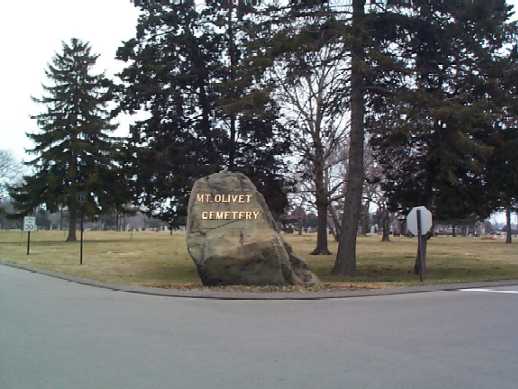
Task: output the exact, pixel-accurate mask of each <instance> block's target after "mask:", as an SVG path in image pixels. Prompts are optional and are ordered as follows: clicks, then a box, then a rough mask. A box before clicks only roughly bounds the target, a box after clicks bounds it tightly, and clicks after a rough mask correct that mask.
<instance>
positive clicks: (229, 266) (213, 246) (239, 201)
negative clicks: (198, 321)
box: [187, 171, 319, 285]
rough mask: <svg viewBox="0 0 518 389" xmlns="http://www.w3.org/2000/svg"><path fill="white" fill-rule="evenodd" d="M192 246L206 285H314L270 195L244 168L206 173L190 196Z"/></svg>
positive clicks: (316, 281)
mask: <svg viewBox="0 0 518 389" xmlns="http://www.w3.org/2000/svg"><path fill="white" fill-rule="evenodd" d="M187 247H188V250H189V253H190V255H191V257H192V258H193V260H194V262H195V264H196V267H197V269H198V274H199V275H200V278H201V280H202V282H203V284H204V285H235V284H241V285H314V284H316V283H318V282H319V281H318V278H317V277H316V276H315V275H314V274H313V273H312V272H311V270H310V269H309V268H308V266H307V265H306V264H305V262H304V261H303V260H302V259H301V258H299V257H297V256H295V255H294V254H293V251H292V249H291V247H289V246H288V245H287V244H286V243H285V242H284V240H283V239H282V237H281V236H280V234H279V231H278V229H277V227H276V223H275V221H274V219H273V217H272V214H271V212H270V210H269V208H268V206H267V205H266V202H265V200H264V197H263V196H262V195H261V194H260V193H259V192H258V191H257V189H256V187H255V186H254V184H253V183H252V182H251V181H250V180H249V179H248V177H246V176H245V175H244V174H241V173H231V172H227V171H223V172H220V173H215V174H212V175H210V176H207V177H203V178H200V179H199V180H197V181H196V182H195V183H194V186H193V188H192V192H191V196H190V198H189V206H188V218H187Z"/></svg>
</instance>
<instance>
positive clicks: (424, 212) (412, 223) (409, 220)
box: [406, 206, 432, 236]
mask: <svg viewBox="0 0 518 389" xmlns="http://www.w3.org/2000/svg"><path fill="white" fill-rule="evenodd" d="M417 210H420V211H421V235H425V234H426V233H428V231H430V228H432V213H431V212H430V211H429V210H428V209H427V208H426V207H425V206H420V207H414V208H412V210H411V211H410V212H409V213H408V216H407V217H406V228H407V230H408V231H409V232H410V233H412V234H413V235H416V236H417Z"/></svg>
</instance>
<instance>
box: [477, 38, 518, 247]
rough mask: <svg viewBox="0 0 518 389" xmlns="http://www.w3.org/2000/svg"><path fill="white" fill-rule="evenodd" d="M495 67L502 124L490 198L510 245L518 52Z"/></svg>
mask: <svg viewBox="0 0 518 389" xmlns="http://www.w3.org/2000/svg"><path fill="white" fill-rule="evenodd" d="M498 65H500V66H497V67H495V68H496V70H497V71H498V73H497V75H498V81H499V82H494V83H492V88H491V89H492V90H491V92H492V96H493V98H494V99H495V100H496V103H497V107H498V108H500V109H498V110H497V113H498V116H497V117H498V120H496V121H495V124H494V126H493V131H492V133H491V135H490V137H489V142H488V143H489V145H490V146H491V147H492V149H493V152H492V153H491V157H490V158H489V160H488V163H487V166H486V174H485V175H486V180H487V184H486V194H487V196H488V197H489V204H490V207H491V209H494V210H503V211H504V212H505V218H506V243H509V244H510V243H512V229H511V213H512V212H513V211H518V154H517V153H516V150H517V147H518V48H517V47H516V46H515V47H514V48H513V49H512V50H511V52H510V53H509V55H508V56H507V57H505V58H503V59H502V60H501V61H500V62H499V63H498Z"/></svg>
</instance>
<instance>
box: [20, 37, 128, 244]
mask: <svg viewBox="0 0 518 389" xmlns="http://www.w3.org/2000/svg"><path fill="white" fill-rule="evenodd" d="M97 58H98V55H95V54H92V52H91V48H90V46H89V44H88V43H86V42H82V41H80V40H78V39H72V40H71V41H70V43H63V48H62V51H61V52H60V53H57V54H56V55H55V57H54V58H53V60H52V62H51V63H50V64H49V65H48V68H47V69H46V71H45V76H46V78H47V79H48V81H49V84H48V85H44V86H43V88H44V91H45V94H44V96H43V97H41V98H34V101H36V102H37V103H40V104H42V105H44V106H45V107H46V108H45V111H44V112H42V113H39V114H38V115H36V116H35V118H36V120H37V124H38V127H39V131H38V132H34V133H28V134H27V136H28V137H29V138H30V139H31V140H32V141H33V142H34V144H35V146H34V148H33V149H31V150H28V152H29V153H30V154H33V155H35V158H34V159H32V160H31V161H29V162H27V163H26V164H27V165H28V166H30V167H31V168H32V170H33V171H34V174H33V175H27V176H25V177H24V180H25V182H24V183H23V184H22V185H20V186H17V187H12V188H11V196H12V197H13V199H14V200H15V202H16V208H17V210H18V211H19V213H20V214H30V213H32V212H34V210H35V208H36V207H37V206H38V205H40V204H45V206H46V209H47V210H49V211H50V212H55V211H57V210H58V209H59V208H60V206H66V207H67V208H68V211H69V215H70V221H69V231H68V237H67V241H75V240H76V222H77V218H78V216H79V211H80V209H79V207H80V204H79V196H80V193H81V192H83V193H84V194H85V204H84V208H85V209H84V212H86V213H87V214H89V215H93V214H97V213H99V212H101V211H102V210H104V209H107V208H110V207H113V206H114V203H124V202H125V201H127V198H125V196H124V193H125V181H124V176H123V174H122V173H121V171H120V166H119V165H118V164H117V162H116V161H117V160H118V158H119V156H120V155H119V154H120V152H121V150H120V142H119V141H118V140H117V139H115V138H112V137H110V135H109V132H110V131H112V130H113V129H114V128H115V126H114V125H113V124H111V123H110V120H109V118H110V116H109V113H108V111H107V109H106V104H107V103H108V102H109V101H110V100H111V98H112V93H111V85H112V84H111V82H110V81H109V80H108V79H107V78H106V77H105V76H104V75H103V74H93V73H92V72H91V70H92V67H93V66H94V65H95V63H96V60H97ZM114 193H117V194H118V195H117V196H114ZM121 196H122V197H121Z"/></svg>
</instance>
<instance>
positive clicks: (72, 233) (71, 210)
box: [67, 205, 77, 242]
mask: <svg viewBox="0 0 518 389" xmlns="http://www.w3.org/2000/svg"><path fill="white" fill-rule="evenodd" d="M76 224H77V210H76V207H74V206H70V205H69V207H68V236H67V242H75V241H77V237H76Z"/></svg>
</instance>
